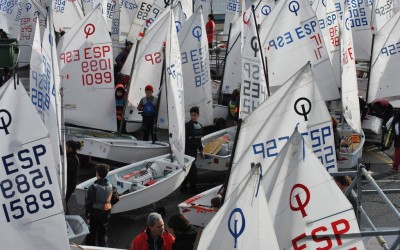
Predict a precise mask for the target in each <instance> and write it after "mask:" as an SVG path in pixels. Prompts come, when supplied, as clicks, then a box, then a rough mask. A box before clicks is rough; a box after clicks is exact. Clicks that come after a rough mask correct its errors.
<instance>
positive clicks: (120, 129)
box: [118, 30, 146, 134]
mask: <svg viewBox="0 0 400 250" xmlns="http://www.w3.org/2000/svg"><path fill="white" fill-rule="evenodd" d="M145 32H146V30H143V36H144V35H145ZM140 41H141V39H140V40H139V39H136V47H135V54H134V55H133V61H132V68H131V73H130V74H129V85H128V87H127V90H126V92H127V93H129V89H130V88H131V81H132V76H133V71H134V68H135V61H136V57H137V53H138V49H139V44H140ZM126 106H127V101H125V103H124V109H123V110H122V121H121V124H120V125H119V129H118V134H122V128H123V127H124V123H125V110H126Z"/></svg>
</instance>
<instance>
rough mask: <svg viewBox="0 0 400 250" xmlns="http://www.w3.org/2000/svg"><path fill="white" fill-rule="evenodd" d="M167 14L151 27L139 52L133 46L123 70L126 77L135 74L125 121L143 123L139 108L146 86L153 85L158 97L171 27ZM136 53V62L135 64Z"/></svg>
mask: <svg viewBox="0 0 400 250" xmlns="http://www.w3.org/2000/svg"><path fill="white" fill-rule="evenodd" d="M167 14H168V13H167V12H164V13H163V14H162V15H161V16H160V17H159V18H158V19H157V20H156V21H155V23H154V24H153V25H152V26H151V27H150V29H149V30H148V32H147V33H146V34H145V36H144V37H143V39H142V40H140V42H139V45H138V47H137V52H136V46H133V48H132V50H131V52H130V53H129V55H128V58H127V59H126V61H125V64H124V66H123V68H122V70H121V72H122V73H123V74H125V75H131V72H133V75H132V76H131V80H130V87H129V93H128V103H127V106H126V109H125V114H124V119H125V120H127V121H136V122H142V116H141V115H140V114H139V112H138V110H137V106H138V104H139V102H140V100H141V99H142V98H143V97H144V96H145V92H144V88H145V86H146V85H148V84H151V85H152V86H153V89H154V93H153V95H158V92H159V91H157V90H158V89H159V87H160V80H161V71H162V64H163V47H164V42H165V39H166V37H167V30H168V25H169V23H168V22H167V21H166V20H167V18H168V15H167ZM135 53H136V61H135V63H134V64H133V58H134V56H135ZM132 65H133V66H132ZM132 67H133V68H132ZM164 101H165V98H164ZM160 106H162V105H160ZM164 106H165V105H164ZM159 118H160V117H159ZM160 119H164V121H166V120H167V117H164V118H163V117H161V118H160Z"/></svg>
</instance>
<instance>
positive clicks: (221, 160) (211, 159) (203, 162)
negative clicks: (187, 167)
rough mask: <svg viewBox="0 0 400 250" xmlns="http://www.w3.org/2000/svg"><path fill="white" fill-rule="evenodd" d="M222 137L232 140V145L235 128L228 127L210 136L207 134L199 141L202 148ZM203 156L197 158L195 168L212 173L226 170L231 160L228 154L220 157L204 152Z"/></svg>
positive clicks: (225, 153)
mask: <svg viewBox="0 0 400 250" xmlns="http://www.w3.org/2000/svg"><path fill="white" fill-rule="evenodd" d="M224 135H228V136H229V137H231V138H232V140H231V143H233V140H234V138H235V135H236V127H229V128H226V129H222V130H219V131H217V132H214V133H212V134H209V135H207V136H204V137H203V138H202V139H201V140H202V143H203V146H204V145H207V144H208V143H210V142H211V141H213V140H215V139H217V138H220V137H222V136H224ZM204 154H205V155H204V156H205V157H204V158H201V157H200V156H198V157H197V160H196V166H197V167H198V168H199V169H206V170H212V171H226V170H228V166H229V161H230V158H231V153H230V152H224V154H223V155H220V154H219V153H206V152H205V153H204Z"/></svg>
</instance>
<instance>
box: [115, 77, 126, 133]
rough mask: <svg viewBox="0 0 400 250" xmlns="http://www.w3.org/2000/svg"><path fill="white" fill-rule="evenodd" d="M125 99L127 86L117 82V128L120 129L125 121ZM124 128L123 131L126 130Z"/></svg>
mask: <svg viewBox="0 0 400 250" xmlns="http://www.w3.org/2000/svg"><path fill="white" fill-rule="evenodd" d="M125 100H126V95H125V88H124V85H122V84H117V86H115V111H116V114H117V129H118V130H119V129H120V126H121V122H122V121H123V119H124V117H123V115H124V114H123V112H124V106H125ZM124 130H125V129H124V128H122V132H124Z"/></svg>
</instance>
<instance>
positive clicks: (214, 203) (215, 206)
mask: <svg viewBox="0 0 400 250" xmlns="http://www.w3.org/2000/svg"><path fill="white" fill-rule="evenodd" d="M211 207H212V208H213V209H214V210H218V209H219V208H220V207H221V197H220V196H217V197H214V198H212V199H211Z"/></svg>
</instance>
